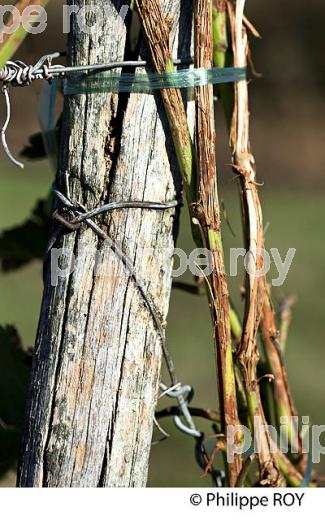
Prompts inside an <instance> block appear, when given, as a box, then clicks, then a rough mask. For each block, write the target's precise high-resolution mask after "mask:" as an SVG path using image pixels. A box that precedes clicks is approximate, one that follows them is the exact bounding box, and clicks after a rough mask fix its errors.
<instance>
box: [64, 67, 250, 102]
mask: <svg viewBox="0 0 325 520" xmlns="http://www.w3.org/2000/svg"><path fill="white" fill-rule="evenodd" d="M245 79H246V68H245V67H242V68H239V67H238V68H236V67H224V68H219V67H213V68H211V69H183V70H178V71H173V72H164V73H162V74H156V73H154V72H145V73H140V72H135V73H131V74H130V73H120V72H119V73H117V72H115V71H106V72H101V73H96V74H94V73H90V74H87V75H85V74H84V75H82V76H80V75H79V76H74V77H70V78H67V79H66V80H65V83H64V94H65V95H66V96H69V95H74V94H98V93H102V92H152V91H153V90H161V89H166V88H194V87H200V86H203V85H215V84H217V83H233V82H235V81H242V80H245Z"/></svg>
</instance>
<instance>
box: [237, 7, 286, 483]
mask: <svg viewBox="0 0 325 520" xmlns="http://www.w3.org/2000/svg"><path fill="white" fill-rule="evenodd" d="M244 6H245V0H237V1H236V7H235V12H234V10H233V5H232V3H230V2H228V7H229V14H230V22H231V28H232V33H233V35H232V36H233V53H234V65H235V66H241V67H245V66H246V65H247V49H248V43H247V34H246V30H245V27H244V24H243V15H244ZM230 141H231V146H232V154H233V166H234V169H235V171H236V172H237V173H239V176H240V185H241V200H242V212H243V221H244V234H245V246H246V250H248V251H250V252H251V256H250V262H249V266H248V270H247V271H248V272H247V275H246V294H245V316H244V325H243V335H242V340H241V344H240V347H239V350H238V362H239V364H240V367H241V372H242V377H243V380H244V387H245V392H246V396H247V403H248V408H249V415H250V417H251V423H252V427H253V428H254V433H255V440H256V444H257V450H258V460H259V468H260V480H261V483H262V484H264V485H268V486H276V485H278V484H279V479H280V473H279V468H278V465H277V462H276V460H275V457H274V454H273V453H272V445H271V439H270V435H269V432H268V430H267V424H266V420H265V417H264V412H263V407H262V403H261V398H260V391H259V386H258V382H257V377H256V368H257V363H258V359H259V353H258V348H257V332H258V328H259V324H260V319H261V316H262V312H263V305H264V299H265V285H264V282H263V279H262V278H260V277H257V276H256V272H257V271H259V270H260V269H261V267H262V265H263V264H262V257H261V255H259V254H257V252H258V251H259V250H261V249H263V246H264V237H263V224H262V211H261V205H260V201H259V196H258V191H257V185H256V175H255V161H254V157H253V156H252V154H251V151H250V144H249V109H248V88H247V82H246V81H240V82H237V83H236V84H235V103H234V113H233V121H232V128H231V135H230Z"/></svg>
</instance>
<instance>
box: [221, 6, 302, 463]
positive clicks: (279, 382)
mask: <svg viewBox="0 0 325 520" xmlns="http://www.w3.org/2000/svg"><path fill="white" fill-rule="evenodd" d="M229 11H230V12H229V15H230V18H232V27H233V34H232V36H233V38H234V32H235V31H234V14H233V11H232V9H231V8H230V9H229ZM213 14H214V17H213V18H214V20H213V27H214V31H213V38H214V66H217V67H224V66H225V64H226V62H227V51H228V35H227V0H214V9H213ZM243 21H244V23H245V25H247V20H246V19H245V16H244V17H243ZM250 25H251V24H250ZM254 34H255V33H254ZM255 35H256V36H259V35H258V33H256V34H255ZM220 94H221V99H222V103H223V107H224V111H225V116H226V120H227V123H228V126H229V128H231V121H232V114H233V106H234V95H233V88H232V86H231V85H222V88H220ZM244 227H245V226H244ZM263 283H264V284H265V294H266V295H267V296H266V298H265V300H264V304H263V311H262V315H261V323H260V332H261V336H262V341H263V345H264V349H265V353H266V355H267V358H268V362H269V366H270V371H271V372H272V373H273V375H274V386H273V388H274V390H273V396H274V406H275V411H276V415H277V419H278V421H279V420H280V417H281V416H285V417H287V418H288V425H289V428H288V440H289V442H290V444H291V445H292V446H293V447H294V448H295V450H296V451H299V452H300V450H301V438H300V437H299V432H298V429H297V427H296V425H295V423H294V421H292V417H293V415H295V409H294V405H293V402H292V398H291V395H290V388H289V385H288V378H287V373H286V369H285V366H284V364H283V362H282V356H281V352H280V350H279V348H277V347H278V344H279V345H280V347H281V348H282V343H283V342H285V341H286V331H287V327H288V325H287V320H284V325H283V329H284V330H283V331H281V337H280V338H279V341H278V342H277V339H276V337H277V329H276V321H275V316H274V310H273V304H272V300H271V295H270V292H269V289H268V288H267V285H266V279H265V278H264V280H263ZM289 314H290V313H289ZM288 321H289V322H290V317H289V320H288ZM287 462H288V463H289V461H287Z"/></svg>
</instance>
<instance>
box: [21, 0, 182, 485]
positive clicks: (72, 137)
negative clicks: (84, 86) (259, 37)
mask: <svg viewBox="0 0 325 520" xmlns="http://www.w3.org/2000/svg"><path fill="white" fill-rule="evenodd" d="M126 3H127V2H126V1H125V0H116V1H114V2H111V1H107V0H96V5H97V6H100V7H105V9H106V11H107V12H108V13H109V16H108V18H107V19H105V22H104V23H103V25H102V27H101V28H100V29H99V30H96V32H93V33H92V34H90V35H87V34H85V33H82V32H81V31H80V29H79V28H78V26H77V24H76V23H75V21H74V22H73V31H72V33H71V35H70V38H69V49H68V50H69V57H70V60H71V63H73V64H76V63H79V64H80V63H81V64H86V63H94V62H105V61H115V60H122V59H123V57H124V54H125V48H126V38H127V37H128V35H127V29H126V26H125V25H124V23H123V21H122V19H121V18H120V17H119V16H118V14H117V13H118V12H119V10H120V8H121V6H122V5H124V4H126ZM69 4H71V5H72V4H73V5H77V6H80V7H82V6H83V5H84V4H85V2H84V0H74V1H73V0H70V1H69ZM86 4H87V5H89V4H90V2H86ZM185 4H186V5H185ZM163 6H164V10H165V12H168V14H171V15H173V24H174V27H175V28H176V27H177V25H178V23H177V22H178V18H179V9H180V2H179V1H175V0H170V1H169V2H168V1H164V2H163ZM182 9H183V16H182V17H181V30H180V31H179V33H175V31H174V33H175V34H176V37H175V47H176V46H177V44H178V43H179V51H178V55H182V53H183V55H184V56H187V55H188V53H189V49H188V45H190V39H191V16H190V13H191V8H190V3H189V2H187V1H186V2H182ZM142 55H143V53H142ZM63 126H64V128H63V135H62V146H61V157H60V168H59V172H58V175H57V185H58V186H59V187H60V189H61V190H62V191H65V178H66V176H67V178H68V183H69V188H70V194H71V198H72V200H73V201H79V202H82V203H83V204H84V205H85V206H86V207H87V208H89V209H91V208H93V207H96V206H99V205H101V204H103V203H106V202H110V201H117V200H154V201H165V200H172V199H174V198H175V179H176V180H177V182H176V184H177V183H178V170H177V166H176V160H175V157H174V151H173V146H172V142H171V139H170V137H169V135H168V132H166V128H167V125H166V120H165V114H164V111H163V107H162V104H161V101H160V98H159V95H155V96H153V95H149V94H131V95H130V96H127V95H124V94H123V95H121V96H118V95H116V94H110V93H105V94H96V95H79V96H73V97H69V98H67V99H66V100H65V107H64V125H63ZM96 222H97V224H98V225H99V226H100V227H101V228H102V229H103V230H105V231H106V232H107V233H108V234H109V235H110V237H112V238H113V240H115V241H116V242H117V243H118V244H119V245H120V247H121V248H122V249H123V251H125V252H126V253H127V254H128V256H129V257H130V258H131V259H132V260H133V262H134V266H135V270H136V272H137V273H138V276H139V277H140V278H141V279H142V281H143V282H144V284H145V286H146V288H147V291H148V292H149V293H150V295H151V297H152V299H153V300H154V302H155V304H156V307H157V309H158V310H159V311H160V313H161V314H162V316H163V318H164V319H165V318H166V316H167V311H168V302H169V296H170V288H171V268H172V252H173V223H174V211H173V210H168V211H165V212H159V211H149V210H141V209H128V210H119V211H115V212H114V213H112V214H110V215H105V216H104V217H99V218H97V220H96ZM62 246H63V247H64V248H65V251H66V261H67V262H71V261H72V256H73V254H74V255H79V256H80V255H81V254H82V252H83V250H84V249H86V251H87V254H85V255H84V258H83V261H81V262H79V263H78V264H77V266H76V269H75V270H74V272H73V274H72V275H71V276H70V277H69V278H66V279H63V278H60V279H59V281H58V284H57V286H56V287H52V286H51V283H50V266H49V265H48V266H47V269H46V282H45V288H44V296H43V302H42V309H41V315H40V321H39V328H38V333H37V339H36V347H35V356H34V362H33V369H32V377H31V383H30V392H29V398H28V405H27V412H26V420H25V432H24V436H23V442H22V454H21V460H20V469H19V476H18V486H22V487H23V486H32V487H62V486H64V487H81V486H89V487H90V486H91V487H93V486H126V487H128V486H144V485H145V483H146V479H147V471H148V460H149V453H150V444H151V437H152V425H153V415H154V409H155V405H156V397H157V390H158V384H159V377H160V365H161V343H160V339H159V335H158V333H157V331H156V329H155V326H154V324H153V320H152V317H151V315H150V313H149V311H148V309H147V307H146V306H145V304H144V302H143V299H142V297H141V295H140V293H139V291H138V289H137V288H136V286H135V284H134V281H133V280H132V278H131V277H130V274H129V273H128V272H127V270H126V269H125V267H124V266H123V264H122V263H121V262H120V261H119V260H118V259H117V258H116V256H115V254H114V253H113V252H112V251H111V250H110V249H109V247H108V246H107V244H105V243H101V242H100V241H99V239H98V238H97V237H96V235H95V234H94V233H93V231H92V230H90V229H89V228H87V226H86V225H85V224H83V225H82V227H81V229H80V230H78V231H77V232H75V233H70V234H67V235H65V236H64V238H62V239H61V240H60V241H58V242H57V244H56V247H62ZM96 248H99V250H100V251H101V253H102V255H101V258H100V260H99V262H98V265H97V276H94V266H95V263H96V255H95V252H96ZM143 248H149V250H151V252H149V253H148V254H145V255H144V257H143V254H142V250H143Z"/></svg>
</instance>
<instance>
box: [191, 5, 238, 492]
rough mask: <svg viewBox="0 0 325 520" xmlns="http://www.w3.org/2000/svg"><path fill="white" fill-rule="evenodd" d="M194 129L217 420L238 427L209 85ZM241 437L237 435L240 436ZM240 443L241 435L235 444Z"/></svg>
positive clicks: (199, 39) (208, 16) (204, 11)
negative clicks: (209, 261) (207, 255)
mask: <svg viewBox="0 0 325 520" xmlns="http://www.w3.org/2000/svg"><path fill="white" fill-rule="evenodd" d="M194 56H195V59H194V61H195V66H196V67H197V68H201V67H202V68H210V67H212V66H213V41H212V0H196V2H195V45H194ZM195 106H196V111H195V113H196V125H195V145H196V159H197V177H198V196H197V201H196V203H195V205H194V206H193V216H194V217H195V218H196V219H197V221H198V222H199V226H200V229H201V232H202V237H203V242H204V246H205V247H207V248H208V249H209V250H210V251H211V252H212V253H213V271H212V274H211V277H210V287H211V292H212V298H211V301H210V308H211V313H212V320H213V324H214V330H215V340H216V343H217V344H216V353H217V367H218V374H219V386H220V388H219V393H220V408H221V416H222V417H224V418H225V419H224V421H223V422H224V425H223V426H224V427H226V426H229V425H232V426H236V425H237V424H238V422H239V421H238V412H237V402H236V383H235V375H234V365H233V354H232V342H231V330H230V317H229V297H228V287H227V280H226V272H225V266H224V258H223V249H222V237H221V218H220V207H219V201H218V189H217V180H216V156H215V124H214V107H213V87H212V85H207V86H202V87H198V88H196V89H195ZM239 434H240V432H238V435H239ZM237 442H238V443H239V442H240V436H239V437H238V439H237ZM240 471H241V456H240V455H239V454H236V455H235V458H234V463H233V464H232V465H231V466H230V468H229V484H230V486H234V485H235V483H236V481H237V479H238V475H239V474H240Z"/></svg>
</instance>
